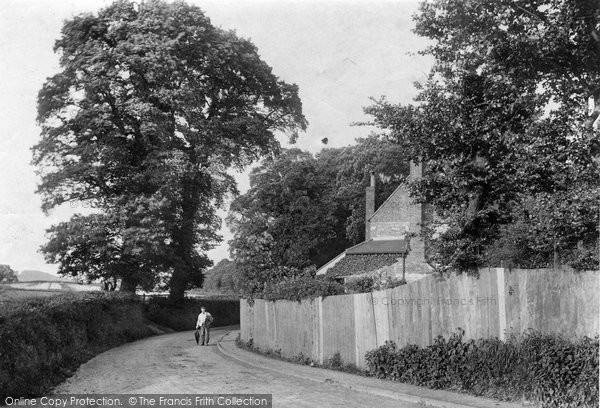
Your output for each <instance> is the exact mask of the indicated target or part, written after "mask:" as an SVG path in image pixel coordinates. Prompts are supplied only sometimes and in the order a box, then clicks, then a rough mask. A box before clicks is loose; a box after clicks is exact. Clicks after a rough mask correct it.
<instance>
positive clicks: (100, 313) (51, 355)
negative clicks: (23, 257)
mask: <svg viewBox="0 0 600 408" xmlns="http://www.w3.org/2000/svg"><path fill="white" fill-rule="evenodd" d="M150 334H151V332H150V330H149V329H148V328H147V326H146V325H145V324H144V319H143V316H142V308H141V304H140V302H139V301H138V300H137V298H135V297H134V296H128V295H123V294H121V293H114V292H113V293H106V292H100V293H88V294H70V295H56V296H53V297H44V298H27V299H22V300H15V301H10V302H6V303H3V304H2V305H0V400H4V398H5V397H6V396H23V397H36V396H40V395H43V394H44V393H46V392H47V391H48V390H49V389H50V388H51V387H53V386H55V385H56V384H59V383H60V382H61V381H63V380H64V379H65V378H66V377H68V376H69V375H71V374H72V372H73V371H74V370H75V369H76V368H77V367H78V366H79V365H80V364H82V363H83V362H85V361H87V360H88V359H90V358H91V357H93V356H94V355H96V354H99V353H101V352H103V351H105V350H107V349H109V348H111V347H115V346H118V345H120V344H122V343H125V342H129V341H133V340H137V339H140V338H142V337H145V336H149V335H150Z"/></svg>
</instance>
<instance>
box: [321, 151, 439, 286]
mask: <svg viewBox="0 0 600 408" xmlns="http://www.w3.org/2000/svg"><path fill="white" fill-rule="evenodd" d="M422 175H423V166H422V165H421V164H416V163H413V162H411V163H410V174H409V180H417V179H419V178H420V177H422ZM375 188H376V186H375V176H374V175H371V185H370V186H369V187H367V188H366V217H365V218H366V221H365V241H364V242H361V243H360V244H358V245H355V246H353V247H351V248H348V249H346V250H345V251H344V252H343V253H341V254H340V255H338V256H337V257H335V258H334V259H332V260H331V261H329V262H328V263H327V264H325V265H323V266H322V267H321V268H320V269H319V270H318V271H317V275H324V274H328V275H332V276H341V275H344V276H346V277H347V276H349V274H350V275H351V276H355V275H366V274H375V273H377V274H384V275H387V276H392V277H399V276H401V275H402V264H403V259H402V258H405V259H404V262H405V268H406V277H407V280H409V281H411V280H416V279H420V278H421V277H423V276H424V274H428V273H431V272H432V268H431V266H430V265H429V264H428V263H427V261H426V257H425V251H426V245H425V242H424V241H423V239H422V238H421V236H420V234H421V226H422V225H423V223H425V222H427V220H428V217H429V211H428V208H427V205H425V204H418V203H414V202H413V199H412V198H411V197H410V194H409V189H408V185H407V184H406V183H402V184H401V185H400V186H398V188H397V189H396V190H394V192H393V193H392V194H391V195H390V196H389V197H388V198H387V200H386V201H385V202H384V203H383V204H382V205H381V206H380V207H379V208H378V209H377V210H375ZM411 236H412V237H411Z"/></svg>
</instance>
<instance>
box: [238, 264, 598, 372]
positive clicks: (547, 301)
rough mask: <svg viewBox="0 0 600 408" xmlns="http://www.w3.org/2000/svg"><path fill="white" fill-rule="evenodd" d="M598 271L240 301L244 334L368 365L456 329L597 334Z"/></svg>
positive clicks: (276, 347)
mask: <svg viewBox="0 0 600 408" xmlns="http://www.w3.org/2000/svg"><path fill="white" fill-rule="evenodd" d="M599 289H600V272H599V271H588V272H574V271H572V270H562V269H561V270H552V269H539V270H526V269H512V270H508V269H502V268H493V269H482V270H480V271H479V277H471V276H467V275H466V274H462V275H453V276H450V277H447V278H442V277H440V276H438V275H430V276H427V277H425V278H423V279H420V280H418V281H415V282H411V283H408V284H407V285H403V286H399V287H396V288H394V289H388V290H384V291H378V292H373V293H361V294H353V295H341V296H330V297H326V298H316V299H310V300H303V301H301V302H293V301H285V300H278V301H275V302H273V301H265V300H258V299H257V300H255V301H254V304H253V305H250V304H249V303H248V302H247V301H245V300H242V302H241V310H240V321H241V334H240V337H241V340H242V341H245V342H247V341H249V340H250V339H252V342H253V345H254V346H255V347H258V348H260V349H261V350H264V351H267V350H271V351H276V352H277V351H278V352H280V353H281V355H282V356H284V357H296V356H298V355H300V354H301V355H303V356H304V357H310V358H312V359H313V360H315V361H318V362H320V363H323V361H324V360H326V359H327V358H329V357H330V356H331V355H333V354H335V353H336V352H339V353H340V356H341V357H342V360H343V361H344V362H347V363H353V364H355V365H357V366H358V367H361V368H364V367H365V360H364V356H365V353H366V352H367V351H369V350H372V349H374V348H376V347H378V346H381V345H383V344H384V343H385V341H386V340H393V341H395V342H396V344H397V345H398V346H400V347H403V346H405V345H408V344H417V345H419V346H427V345H430V344H432V342H433V341H434V339H435V338H436V337H437V336H439V335H441V336H444V337H448V336H449V335H450V334H451V333H453V332H455V331H456V330H457V329H458V328H461V329H463V330H464V331H465V338H467V339H477V338H489V337H497V338H499V339H501V340H504V339H505V338H506V335H507V334H510V333H521V332H523V331H525V330H527V329H535V330H539V331H542V332H555V333H561V334H563V335H565V336H568V337H580V336H589V337H593V336H595V335H597V334H598V333H599V316H600V309H599V292H600V291H599Z"/></svg>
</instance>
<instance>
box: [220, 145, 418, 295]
mask: <svg viewBox="0 0 600 408" xmlns="http://www.w3.org/2000/svg"><path fill="white" fill-rule="evenodd" d="M401 157H402V152H401V150H400V149H399V147H398V146H397V145H394V144H391V143H389V142H385V141H382V140H380V139H379V138H377V137H369V138H366V139H359V140H358V143H357V144H356V145H353V146H348V147H343V148H336V149H332V148H329V149H325V150H323V151H321V152H319V153H318V154H317V155H316V156H313V155H312V154H310V153H308V152H304V151H301V150H299V149H289V150H286V151H284V152H282V154H281V155H280V156H278V157H277V158H274V159H266V160H264V161H263V162H262V163H261V165H260V166H259V167H257V168H255V169H254V170H253V171H252V173H251V175H250V189H249V190H248V192H247V193H245V194H243V195H241V196H239V197H237V198H236V199H235V200H234V201H233V202H232V204H231V206H230V213H229V216H228V218H227V222H228V225H229V227H230V228H231V230H232V232H233V234H234V237H233V239H232V240H231V241H230V248H231V253H232V257H233V259H234V261H235V262H236V265H237V266H238V268H239V274H240V287H241V289H242V290H243V291H244V294H245V295H247V296H254V295H256V294H257V293H261V291H263V290H264V288H265V285H266V284H270V283H273V282H275V283H276V282H278V281H280V280H281V279H284V278H289V277H296V276H304V275H306V274H307V273H308V275H310V274H311V272H310V271H313V272H314V268H315V267H317V268H318V267H320V266H322V265H323V264H325V263H326V262H328V261H329V260H331V259H332V258H334V257H335V256H337V255H338V254H340V253H341V252H343V251H344V250H345V249H346V248H348V247H350V246H352V245H354V244H356V243H358V242H361V241H362V240H364V232H365V187H366V186H367V185H368V184H369V181H370V173H371V172H372V171H373V172H374V173H375V174H376V176H377V180H378V188H377V197H376V198H377V199H376V203H378V204H381V203H382V202H383V201H384V200H385V199H386V198H387V197H388V196H389V194H390V193H391V192H392V191H393V190H394V189H395V188H396V187H397V186H398V185H399V184H400V182H401V181H402V180H404V178H405V176H406V174H407V173H408V164H407V161H405V160H401ZM307 271H308V272H307Z"/></svg>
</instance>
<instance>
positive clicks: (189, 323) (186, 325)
mask: <svg viewBox="0 0 600 408" xmlns="http://www.w3.org/2000/svg"><path fill="white" fill-rule="evenodd" d="M200 306H205V307H206V311H207V312H209V313H210V314H211V315H212V316H213V318H214V319H215V320H214V323H213V326H215V327H221V326H230V325H234V324H240V301H239V300H231V299H188V298H186V299H184V300H183V301H178V302H172V301H171V300H169V299H168V298H153V299H150V300H149V301H148V303H147V304H145V307H144V315H145V316H146V318H148V319H149V320H151V321H153V322H155V323H158V324H160V325H163V326H166V327H170V328H172V329H173V330H177V331H185V330H194V329H195V328H196V320H197V319H198V314H199V313H200Z"/></svg>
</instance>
